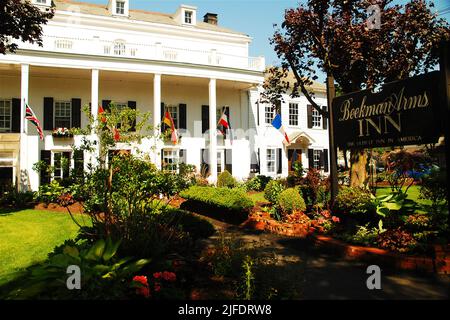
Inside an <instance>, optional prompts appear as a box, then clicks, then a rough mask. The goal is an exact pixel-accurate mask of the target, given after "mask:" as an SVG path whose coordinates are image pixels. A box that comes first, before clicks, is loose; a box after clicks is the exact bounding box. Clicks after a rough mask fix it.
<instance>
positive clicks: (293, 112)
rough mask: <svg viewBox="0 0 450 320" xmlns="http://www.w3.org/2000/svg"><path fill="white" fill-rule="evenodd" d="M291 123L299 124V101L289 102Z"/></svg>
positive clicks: (291, 124)
mask: <svg viewBox="0 0 450 320" xmlns="http://www.w3.org/2000/svg"><path fill="white" fill-rule="evenodd" d="M289 125H290V126H298V103H289Z"/></svg>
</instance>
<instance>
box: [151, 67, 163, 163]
mask: <svg viewBox="0 0 450 320" xmlns="http://www.w3.org/2000/svg"><path fill="white" fill-rule="evenodd" d="M161 117H162V114H161V74H159V73H155V75H154V77H153V136H154V137H153V141H154V146H155V148H156V149H155V150H154V151H153V157H154V159H153V163H154V164H155V165H156V167H157V168H161V157H160V156H159V155H158V151H161V152H162V150H160V148H158V144H159V143H158V142H159V138H158V137H159V133H160V131H159V126H160V125H161Z"/></svg>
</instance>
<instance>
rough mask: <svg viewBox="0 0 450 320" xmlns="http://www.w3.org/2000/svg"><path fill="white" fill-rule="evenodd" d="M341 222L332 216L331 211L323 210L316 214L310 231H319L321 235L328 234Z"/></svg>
mask: <svg viewBox="0 0 450 320" xmlns="http://www.w3.org/2000/svg"><path fill="white" fill-rule="evenodd" d="M339 222H340V219H339V218H338V217H336V216H333V215H331V213H330V211H328V210H322V211H320V212H318V213H315V214H314V216H313V220H312V221H311V227H310V230H309V231H310V232H314V231H316V230H317V231H318V232H320V233H327V232H329V231H330V230H331V229H332V228H333V227H334V226H335V224H337V223H339Z"/></svg>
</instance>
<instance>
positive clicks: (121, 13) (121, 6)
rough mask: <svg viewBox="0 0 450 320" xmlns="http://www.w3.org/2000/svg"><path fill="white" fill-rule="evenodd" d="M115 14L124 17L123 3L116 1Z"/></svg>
mask: <svg viewBox="0 0 450 320" xmlns="http://www.w3.org/2000/svg"><path fill="white" fill-rule="evenodd" d="M119 4H120V6H119ZM119 9H120V12H119ZM115 14H117V15H120V16H123V15H125V1H122V0H116V10H115Z"/></svg>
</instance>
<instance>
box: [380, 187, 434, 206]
mask: <svg viewBox="0 0 450 320" xmlns="http://www.w3.org/2000/svg"><path fill="white" fill-rule="evenodd" d="M405 189H406V188H403V190H405ZM390 193H391V188H390V187H380V188H377V193H376V195H377V196H381V195H386V194H390ZM419 195H420V186H411V187H410V188H409V189H408V198H409V199H411V200H414V201H417V202H418V203H421V204H425V205H431V201H430V200H426V199H420V198H419Z"/></svg>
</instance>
